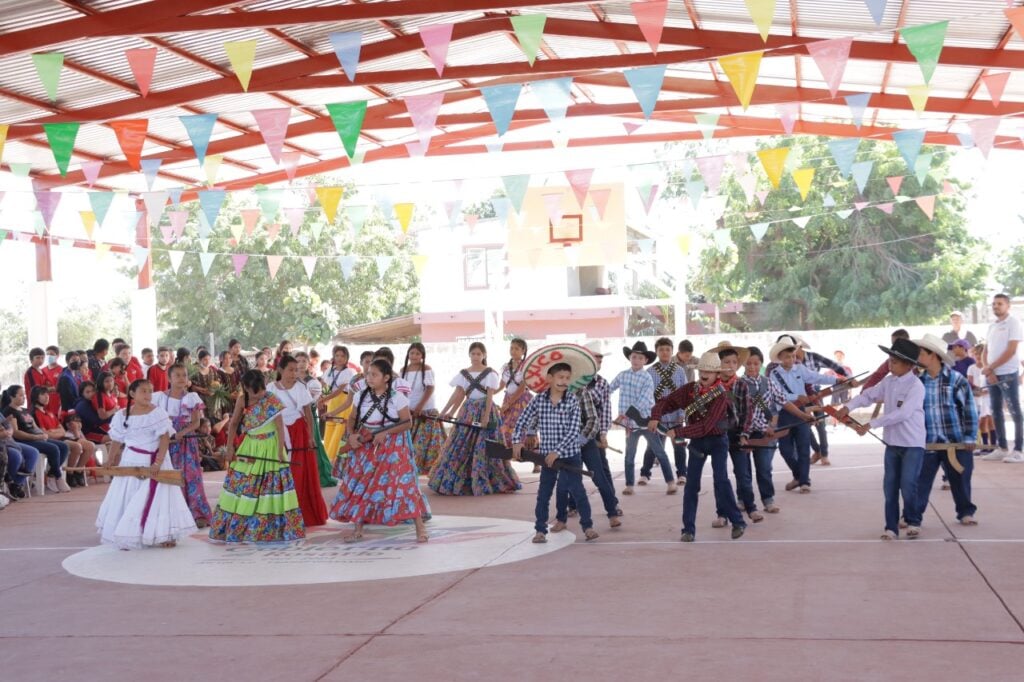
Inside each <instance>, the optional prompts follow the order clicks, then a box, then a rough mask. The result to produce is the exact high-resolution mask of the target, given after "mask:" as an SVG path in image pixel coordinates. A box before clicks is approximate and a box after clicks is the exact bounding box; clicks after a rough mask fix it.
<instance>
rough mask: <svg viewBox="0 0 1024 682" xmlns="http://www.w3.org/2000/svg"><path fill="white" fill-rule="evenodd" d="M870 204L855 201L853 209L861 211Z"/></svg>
mask: <svg viewBox="0 0 1024 682" xmlns="http://www.w3.org/2000/svg"><path fill="white" fill-rule="evenodd" d="M870 203H871V202H870V201H855V202H853V207H854V208H855V209H857V210H858V211H863V210H864V207H866V206H867V205H868V204H870Z"/></svg>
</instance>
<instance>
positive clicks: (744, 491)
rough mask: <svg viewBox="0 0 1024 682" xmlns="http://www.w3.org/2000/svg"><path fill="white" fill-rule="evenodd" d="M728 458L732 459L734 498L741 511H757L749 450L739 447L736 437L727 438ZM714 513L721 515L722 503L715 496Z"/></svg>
mask: <svg viewBox="0 0 1024 682" xmlns="http://www.w3.org/2000/svg"><path fill="white" fill-rule="evenodd" d="M729 459H731V460H732V476H733V478H735V479H736V500H737V502H738V503H739V508H740V511H741V512H744V511H745V512H747V513H748V514H749V513H750V512H753V511H757V503H756V502H755V501H754V481H753V478H752V476H751V474H750V451H749V450H741V449H740V441H739V439H738V438H736V439H733V438H731V437H730V438H729ZM715 507H716V509H715V513H716V514H718V515H719V516H721V517H723V518H724V517H725V514H723V513H722V512H723V509H722V505H721V504H719V502H718V499H717V496H716V499H715Z"/></svg>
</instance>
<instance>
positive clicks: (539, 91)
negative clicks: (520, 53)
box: [530, 76, 572, 126]
mask: <svg viewBox="0 0 1024 682" xmlns="http://www.w3.org/2000/svg"><path fill="white" fill-rule="evenodd" d="M571 90H572V78H571V77H569V76H566V77H565V78H547V79H545V80H540V81H532V82H531V83H530V92H532V93H533V95H534V97H536V98H537V101H538V102H539V103H540V106H541V108H543V109H544V113H545V114H547V116H548V120H549V121H551V122H552V123H554V124H555V125H556V126H557V125H558V124H560V123H561V122H562V121H564V120H565V114H566V111H568V109H569V105H570V104H572V92H571Z"/></svg>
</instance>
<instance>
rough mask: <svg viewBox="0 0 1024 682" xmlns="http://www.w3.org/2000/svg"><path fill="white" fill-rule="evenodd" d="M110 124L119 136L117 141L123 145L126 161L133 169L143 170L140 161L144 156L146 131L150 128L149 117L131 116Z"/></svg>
mask: <svg viewBox="0 0 1024 682" xmlns="http://www.w3.org/2000/svg"><path fill="white" fill-rule="evenodd" d="M107 125H108V126H110V127H111V128H113V129H114V134H115V135H116V136H117V143H118V144H119V145H120V146H121V152H122V153H124V158H125V161H127V162H128V165H129V166H130V167H131V168H132V169H133V170H137V171H138V170H142V166H141V165H140V164H139V161H140V160H141V158H142V145H143V144H145V142H146V132H147V131H148V130H149V119H145V118H131V119H124V120H120V121H110V122H108V123H107Z"/></svg>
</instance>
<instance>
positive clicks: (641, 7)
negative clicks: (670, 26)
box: [630, 0, 668, 54]
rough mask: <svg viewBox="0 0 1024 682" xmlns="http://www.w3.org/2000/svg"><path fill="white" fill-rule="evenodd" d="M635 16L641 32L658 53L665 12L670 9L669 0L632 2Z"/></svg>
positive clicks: (652, 48) (653, 50) (652, 49)
mask: <svg viewBox="0 0 1024 682" xmlns="http://www.w3.org/2000/svg"><path fill="white" fill-rule="evenodd" d="M630 9H632V10H633V18H634V19H636V24H637V26H639V27H640V32H641V33H643V34H644V39H645V40H646V41H647V44H648V45H650V46H651V52H653V53H655V54H657V53H658V45H660V44H661V33H662V31H663V30H664V29H665V14H666V12H667V11H668V0H641V1H640V2H634V3H631V4H630Z"/></svg>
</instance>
